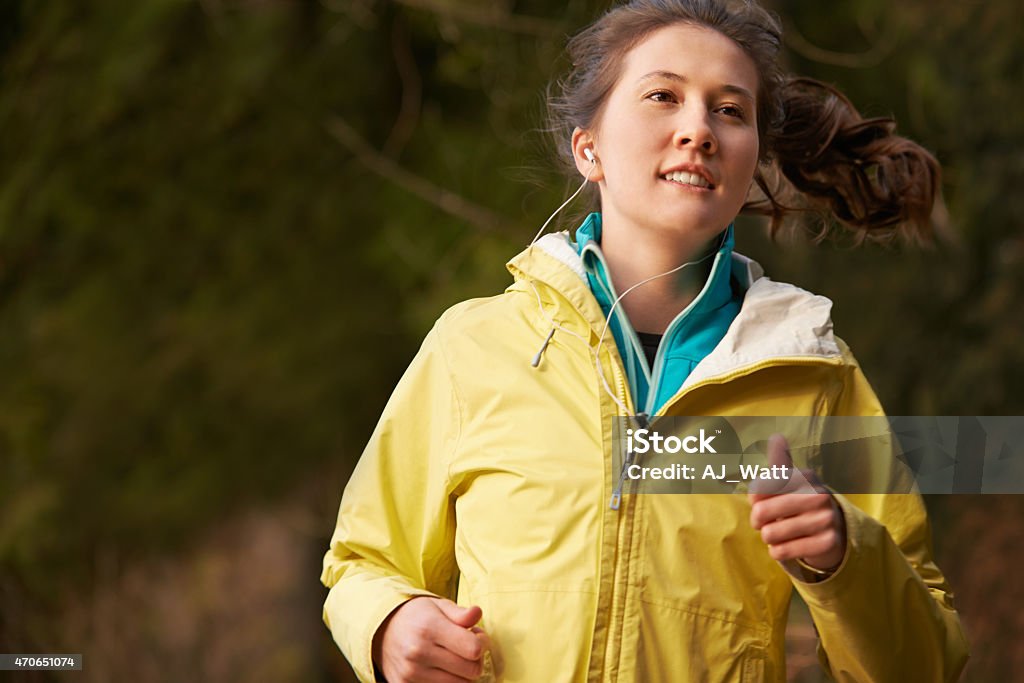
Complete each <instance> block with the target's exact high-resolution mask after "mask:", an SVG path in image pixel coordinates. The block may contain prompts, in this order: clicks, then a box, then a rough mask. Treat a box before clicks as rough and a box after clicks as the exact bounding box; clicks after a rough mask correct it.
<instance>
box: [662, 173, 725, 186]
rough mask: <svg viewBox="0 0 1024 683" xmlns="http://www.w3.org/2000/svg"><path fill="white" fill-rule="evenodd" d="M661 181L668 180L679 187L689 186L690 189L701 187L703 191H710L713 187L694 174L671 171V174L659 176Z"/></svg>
mask: <svg viewBox="0 0 1024 683" xmlns="http://www.w3.org/2000/svg"><path fill="white" fill-rule="evenodd" d="M661 179H662V180H668V181H669V182H673V183H676V184H679V185H689V186H691V187H701V188H704V189H708V190H712V189H714V187H715V186H714V185H712V184H711V183H709V182H708V181H707V179H705V178H704V177H703V176H700V175H698V174H696V173H687V172H686V171H673V172H672V173H666V174H665V175H663V176H661Z"/></svg>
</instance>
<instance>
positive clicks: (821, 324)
mask: <svg viewBox="0 0 1024 683" xmlns="http://www.w3.org/2000/svg"><path fill="white" fill-rule="evenodd" d="M731 266H732V272H733V274H734V275H735V277H736V279H737V280H738V282H739V283H740V285H741V286H742V287H743V288H745V290H746V293H745V296H744V299H743V306H742V307H741V308H740V312H739V314H738V315H737V316H736V319H735V320H734V321H733V323H732V325H730V326H729V330H728V332H726V335H725V337H724V338H723V339H722V341H721V342H720V343H719V344H718V346H716V347H715V349H714V350H713V351H712V352H711V353H710V354H708V356H707V357H705V358H704V360H702V361H701V362H700V364H698V365H697V367H696V368H694V370H693V372H692V373H691V374H690V376H689V377H688V378H687V380H686V382H685V383H684V384H683V386H684V387H686V386H690V385H693V384H695V383H697V382H701V381H704V380H707V379H710V378H712V377H717V376H719V375H722V374H727V373H730V372H734V371H736V370H737V369H740V368H743V367H748V366H751V365H757V364H760V363H764V362H766V361H770V360H773V359H783V358H784V359H800V360H820V361H826V362H836V363H838V362H840V360H841V358H842V352H841V350H840V348H839V346H838V344H837V342H836V339H835V336H834V334H833V329H832V317H831V313H832V301H831V300H830V299H828V298H826V297H823V296H818V295H815V294H811V293H810V292H808V291H806V290H803V289H801V288H799V287H796V286H795V285H790V284H786V283H782V282H775V281H773V280H771V279H770V278H768V277H765V276H764V270H763V269H762V268H761V266H760V265H759V264H758V263H757V262H756V261H754V260H753V259H750V258H747V257H746V256H743V255H742V254H738V253H736V252H733V253H732V262H731ZM507 267H508V269H509V271H510V272H511V273H512V275H513V276H514V277H515V279H516V281H517V282H526V281H529V282H531V283H536V284H542V285H543V286H544V288H547V289H550V290H553V292H543V293H541V292H540V291H538V296H542V295H543V297H544V298H545V299H547V301H548V302H549V303H551V304H554V306H555V310H554V312H553V313H552V315H553V317H554V318H555V319H556V320H558V321H559V323H560V324H564V325H572V324H573V322H583V323H584V326H585V327H589V328H590V329H591V330H594V337H595V339H596V336H597V334H598V332H599V331H600V330H601V328H602V327H603V325H604V314H603V311H602V310H601V307H600V305H599V304H598V302H597V300H596V299H595V298H594V295H593V294H592V293H591V291H590V287H589V285H588V284H587V279H586V278H587V271H586V268H585V267H584V264H583V260H582V259H581V258H580V255H579V254H578V253H577V252H576V249H575V247H574V246H573V242H572V241H571V239H570V236H569V233H568V232H560V233H552V234H548V235H545V236H543V237H541V238H540V239H539V240H538V241H537V242H536V243H534V244H533V245H532V246H530V247H527V248H526V249H525V250H524V251H522V252H520V253H519V254H518V255H517V256H516V257H515V258H513V259H512V260H511V261H509V262H508V264H507ZM542 289H543V288H542ZM554 293H557V294H558V295H559V296H553V294H554ZM531 296H532V293H531ZM565 304H568V307H566V306H565ZM580 318H582V321H580V320H579V319H580Z"/></svg>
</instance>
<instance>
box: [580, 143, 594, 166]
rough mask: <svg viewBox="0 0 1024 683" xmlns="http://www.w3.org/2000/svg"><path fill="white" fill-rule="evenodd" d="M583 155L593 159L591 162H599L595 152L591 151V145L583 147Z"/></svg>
mask: <svg viewBox="0 0 1024 683" xmlns="http://www.w3.org/2000/svg"><path fill="white" fill-rule="evenodd" d="M583 156H585V157H586V158H587V159H589V160H590V161H591V163H594V164H596V163H597V158H596V157H595V156H594V152H593V151H591V149H590V148H589V147H584V148H583Z"/></svg>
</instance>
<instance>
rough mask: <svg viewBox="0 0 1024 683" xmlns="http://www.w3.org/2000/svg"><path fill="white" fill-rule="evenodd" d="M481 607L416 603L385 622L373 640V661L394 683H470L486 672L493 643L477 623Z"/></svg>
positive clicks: (423, 599)
mask: <svg viewBox="0 0 1024 683" xmlns="http://www.w3.org/2000/svg"><path fill="white" fill-rule="evenodd" d="M482 616H483V612H482V611H481V609H480V608H479V607H459V606H458V605H456V604H455V603H454V602H452V601H451V600H444V599H441V598H431V597H425V596H424V597H416V598H413V599H411V600H409V601H408V602H406V603H404V604H403V605H401V606H400V607H398V609H396V610H395V611H394V612H392V613H391V615H390V616H389V617H388V618H387V619H385V620H384V623H383V624H381V626H380V628H378V629H377V633H376V635H375V636H374V638H373V661H374V662H375V663H376V664H377V665H378V666H379V667H380V669H381V671H383V673H384V677H385V678H386V679H387V680H388V683H421V682H423V683H464V682H465V681H473V680H476V679H477V678H478V677H480V675H481V674H482V672H483V659H484V652H486V651H487V650H488V649H489V647H490V640H489V639H488V637H487V634H486V633H484V631H483V629H481V628H478V627H477V626H476V623H477V622H479V621H480V617H482Z"/></svg>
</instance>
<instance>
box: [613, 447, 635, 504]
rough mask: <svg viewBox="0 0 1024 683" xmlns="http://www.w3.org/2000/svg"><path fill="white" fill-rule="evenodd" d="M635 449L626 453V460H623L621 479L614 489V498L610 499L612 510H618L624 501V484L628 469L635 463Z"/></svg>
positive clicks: (620, 472)
mask: <svg viewBox="0 0 1024 683" xmlns="http://www.w3.org/2000/svg"><path fill="white" fill-rule="evenodd" d="M633 458H634V455H633V451H629V452H627V453H626V458H625V460H623V461H622V469H621V470H619V481H618V483H616V484H615V490H614V491H612V499H611V501H609V507H611V509H612V510H618V509H619V504H620V503H621V502H622V484H623V482H624V481H625V480H626V470H628V469H629V466H630V465H632V464H633Z"/></svg>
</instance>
